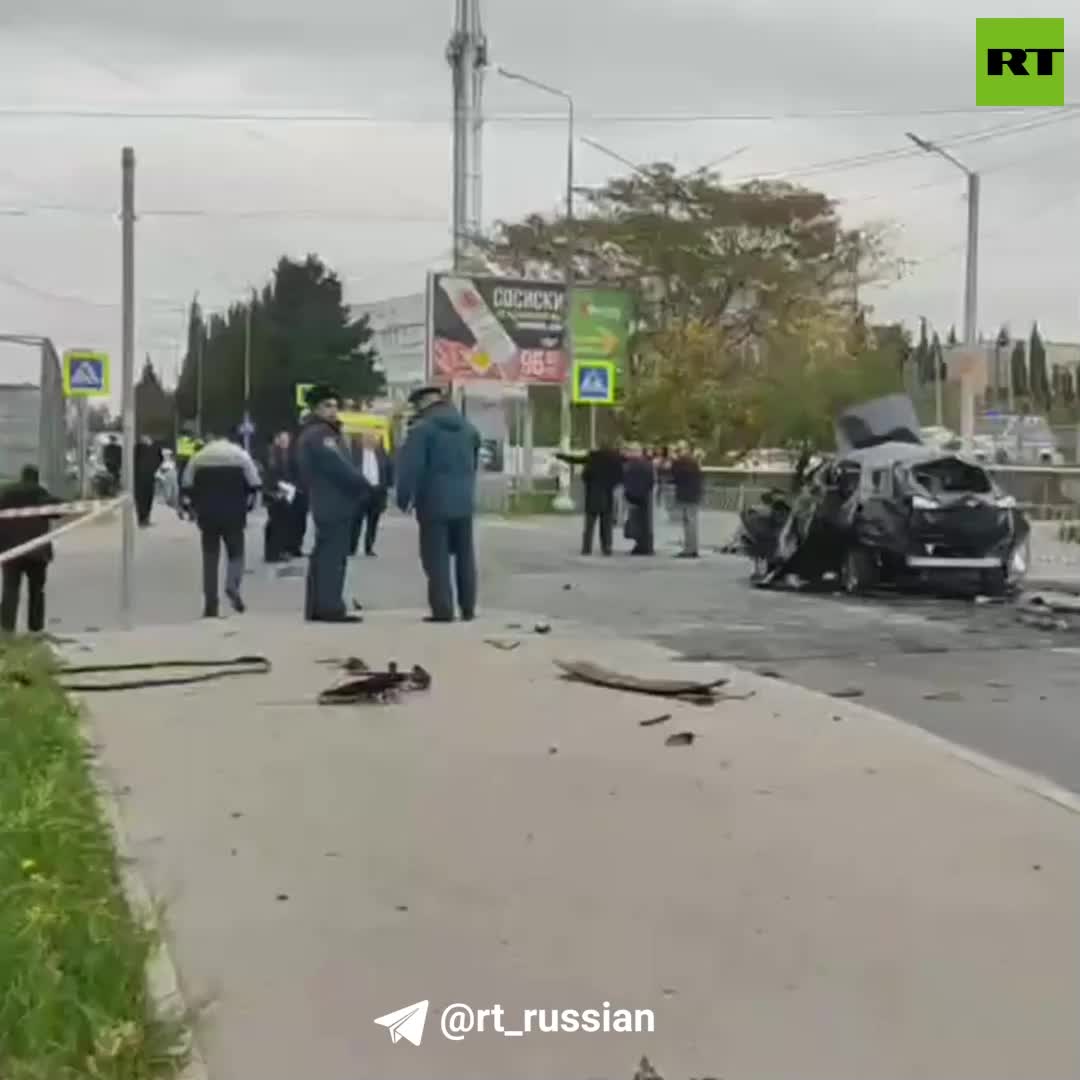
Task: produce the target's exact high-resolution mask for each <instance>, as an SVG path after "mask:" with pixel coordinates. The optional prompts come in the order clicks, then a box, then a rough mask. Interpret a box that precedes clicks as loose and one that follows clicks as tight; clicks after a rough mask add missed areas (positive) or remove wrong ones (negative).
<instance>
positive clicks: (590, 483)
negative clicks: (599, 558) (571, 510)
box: [555, 443, 623, 555]
mask: <svg viewBox="0 0 1080 1080" xmlns="http://www.w3.org/2000/svg"><path fill="white" fill-rule="evenodd" d="M555 456H556V457H557V458H558V459H559V460H560V461H565V462H567V463H568V464H570V465H582V466H584V468H583V469H582V471H581V482H582V485H583V486H584V488H585V530H584V532H583V533H582V537H581V554H582V555H591V554H592V546H593V535H594V534H595V532H596V526H597V524H599V525H600V550H601V551H602V552H603V553H604V554H605V555H610V554H611V543H612V535H613V533H614V529H615V489H616V488H617V487H618V486H619V485H620V484H621V483H622V479H623V461H622V455H621V454H620V453H619V451H618V450H615V449H614V448H613V447H611V446H609V445H608V444H607V443H601V445H600V447H599V448H598V449H596V450H590V451H589V452H588V453H587V454H556V455H555Z"/></svg>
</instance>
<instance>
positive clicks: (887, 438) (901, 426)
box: [835, 394, 922, 455]
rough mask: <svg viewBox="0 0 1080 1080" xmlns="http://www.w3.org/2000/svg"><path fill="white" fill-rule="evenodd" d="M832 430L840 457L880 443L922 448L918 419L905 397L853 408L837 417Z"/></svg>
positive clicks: (884, 399) (887, 398) (893, 396)
mask: <svg viewBox="0 0 1080 1080" xmlns="http://www.w3.org/2000/svg"><path fill="white" fill-rule="evenodd" d="M835 431H836V449H837V451H838V452H839V453H840V454H841V455H844V454H849V453H851V452H852V451H853V450H867V449H869V448H870V447H872V446H880V445H882V444H883V443H907V444H909V445H910V444H914V445H916V446H921V445H922V438H921V436H920V434H919V418H918V416H916V414H915V406H914V405H912V403H911V398H909V397H908V396H907V395H906V394H889V395H888V397H881V398H875V399H874V400H873V401H864V402H863V403H862V404H861V405H855V406H853V407H852V408H850V409H848V410H847V411H846V412H843V413H841V414H840V416H838V417H837V419H836V424H835Z"/></svg>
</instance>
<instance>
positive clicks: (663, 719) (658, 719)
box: [638, 712, 671, 727]
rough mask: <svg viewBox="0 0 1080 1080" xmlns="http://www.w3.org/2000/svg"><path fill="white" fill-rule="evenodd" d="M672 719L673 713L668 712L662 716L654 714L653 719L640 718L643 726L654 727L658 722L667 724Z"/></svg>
mask: <svg viewBox="0 0 1080 1080" xmlns="http://www.w3.org/2000/svg"><path fill="white" fill-rule="evenodd" d="M670 719H671V713H669V712H666V713H664V714H663V715H662V716H654V717H653V718H652V719H651V720H639V721H638V723H639V724H640V725H641V726H642V727H653V726H654V725H656V724H666V723H667V722H668V721H669V720H670Z"/></svg>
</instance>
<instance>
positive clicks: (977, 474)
mask: <svg viewBox="0 0 1080 1080" xmlns="http://www.w3.org/2000/svg"><path fill="white" fill-rule="evenodd" d="M911 475H912V478H913V479H914V480H915V482H916V483H917V484H919V485H920V486H921V487H922V488H924V489H925V490H926V491H927V492H929V493H930V494H931V495H951V494H954V493H957V492H970V493H972V494H975V495H989V494H990V493H991V492H992V491H993V490H994V486H993V484H992V483H991V480H990V477H989V475H988V474H987V472H986V470H985V469H981V468H980V467H979V466H978V465H971V464H969V463H968V462H966V461H961V460H960V459H959V458H943V459H941V460H940V461H928V462H926V463H925V464H922V465H916V466H915V467H914V468H913V469H912V470H911Z"/></svg>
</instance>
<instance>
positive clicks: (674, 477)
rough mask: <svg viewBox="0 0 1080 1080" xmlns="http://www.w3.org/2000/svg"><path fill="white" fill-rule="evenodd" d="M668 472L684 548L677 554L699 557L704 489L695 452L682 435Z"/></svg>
mask: <svg viewBox="0 0 1080 1080" xmlns="http://www.w3.org/2000/svg"><path fill="white" fill-rule="evenodd" d="M670 473H671V485H672V487H673V488H674V489H675V516H676V518H677V520H678V521H679V523H680V524H681V525H682V529H683V549H682V551H680V552H679V555H678V557H679V558H680V559H696V558H697V557H698V513H699V511H700V508H701V496H702V494H703V492H704V476H703V475H702V472H701V462H700V461H699V460H698V456H697V454H696V453H694V451H693V450H692V449H691V447H690V444H689V443H688V442H687V441H686V440H685V439H682V440H681V441H680V442H679V444H678V446H677V447H676V449H675V456H674V458H672V460H671V465H670Z"/></svg>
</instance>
